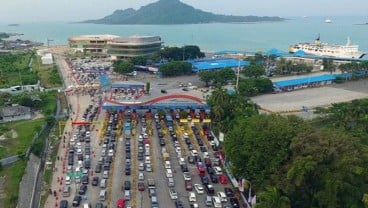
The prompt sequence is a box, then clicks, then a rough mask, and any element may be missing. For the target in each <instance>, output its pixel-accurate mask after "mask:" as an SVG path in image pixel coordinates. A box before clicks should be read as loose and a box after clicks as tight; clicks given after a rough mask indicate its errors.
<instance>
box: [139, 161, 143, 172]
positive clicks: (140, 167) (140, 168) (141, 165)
mask: <svg viewBox="0 0 368 208" xmlns="http://www.w3.org/2000/svg"><path fill="white" fill-rule="evenodd" d="M138 170H140V171H144V163H139V166H138Z"/></svg>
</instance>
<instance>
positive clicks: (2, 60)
mask: <svg viewBox="0 0 368 208" xmlns="http://www.w3.org/2000/svg"><path fill="white" fill-rule="evenodd" d="M31 57H32V52H25V53H24V52H23V53H5V54H1V55H0V88H7V87H10V86H16V85H22V84H23V85H28V84H36V83H37V80H38V78H37V74H36V73H35V72H34V71H30V70H29V68H28V64H29V61H30V58H31Z"/></svg>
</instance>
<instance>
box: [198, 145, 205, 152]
mask: <svg viewBox="0 0 368 208" xmlns="http://www.w3.org/2000/svg"><path fill="white" fill-rule="evenodd" d="M199 148H200V150H201V152H207V148H206V147H205V146H201V147H199Z"/></svg>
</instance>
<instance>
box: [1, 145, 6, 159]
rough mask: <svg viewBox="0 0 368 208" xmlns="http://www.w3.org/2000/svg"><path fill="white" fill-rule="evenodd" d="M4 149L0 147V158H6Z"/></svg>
mask: <svg viewBox="0 0 368 208" xmlns="http://www.w3.org/2000/svg"><path fill="white" fill-rule="evenodd" d="M6 155H7V152H6V147H0V158H6Z"/></svg>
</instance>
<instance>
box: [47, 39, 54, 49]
mask: <svg viewBox="0 0 368 208" xmlns="http://www.w3.org/2000/svg"><path fill="white" fill-rule="evenodd" d="M51 41H54V40H51V39H47V48H50V42H51Z"/></svg>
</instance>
